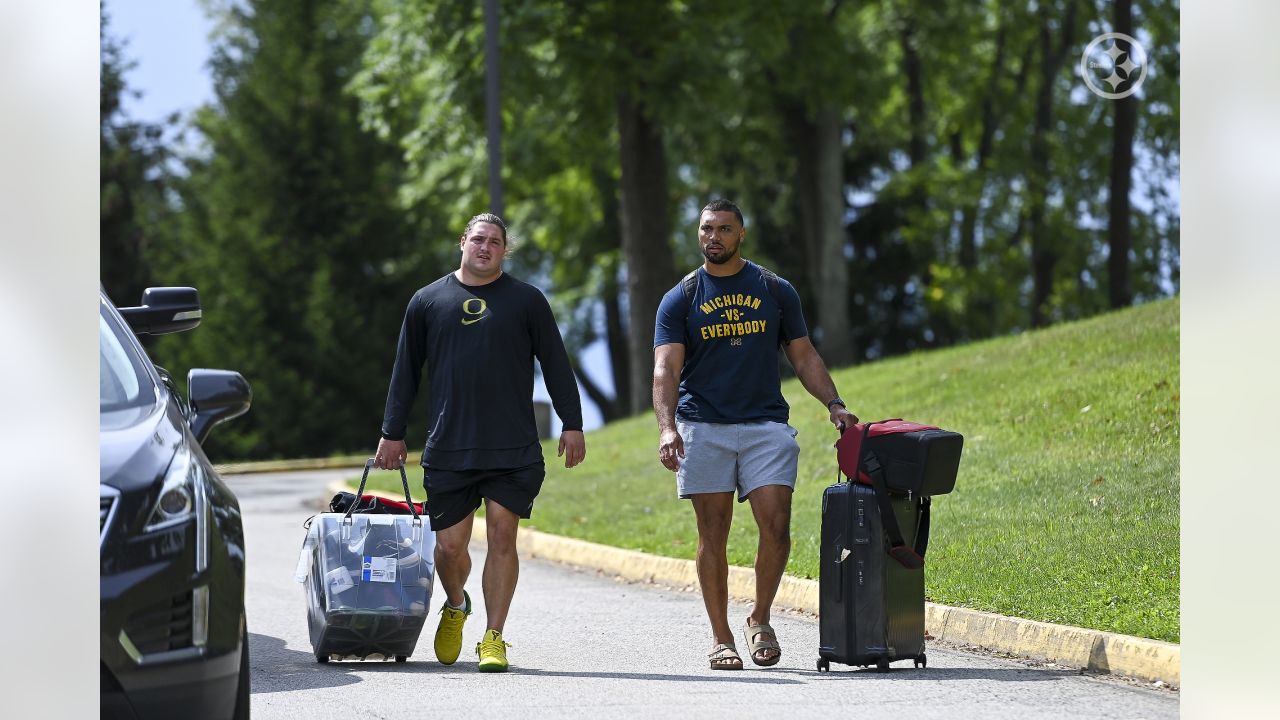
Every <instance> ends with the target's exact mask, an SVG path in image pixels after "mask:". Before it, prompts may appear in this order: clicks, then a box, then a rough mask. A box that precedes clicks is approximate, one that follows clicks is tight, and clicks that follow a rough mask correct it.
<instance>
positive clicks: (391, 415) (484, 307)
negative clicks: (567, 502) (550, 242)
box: [374, 213, 587, 672]
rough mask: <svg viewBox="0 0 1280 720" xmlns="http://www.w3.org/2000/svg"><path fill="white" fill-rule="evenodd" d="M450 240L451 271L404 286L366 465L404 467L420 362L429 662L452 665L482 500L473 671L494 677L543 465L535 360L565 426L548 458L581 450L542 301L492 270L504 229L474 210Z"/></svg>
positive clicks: (502, 657)
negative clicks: (478, 635)
mask: <svg viewBox="0 0 1280 720" xmlns="http://www.w3.org/2000/svg"><path fill="white" fill-rule="evenodd" d="M459 245H460V247H461V250H462V262H461V264H460V266H459V268H458V269H457V270H456V271H454V272H452V273H450V274H448V275H445V276H444V277H442V278H440V279H439V280H436V281H435V282H433V283H431V284H430V285H428V286H426V287H424V288H422V289H421V290H419V291H418V292H416V293H414V295H413V298H412V299H410V300H409V306H408V308H407V309H406V310H405V315H404V324H403V325H402V326H401V328H400V342H399V345H398V347H397V348H396V362H395V368H394V369H393V370H392V372H391V387H390V389H389V390H388V392H387V407H386V411H385V412H384V414H383V419H382V439H381V440H379V442H378V450H377V453H376V454H375V456H374V465H375V466H377V467H380V468H391V469H394V468H398V467H400V466H401V465H402V464H403V463H404V460H405V457H406V456H407V448H406V446H405V442H404V436H405V425H406V422H407V418H408V415H409V408H410V407H411V406H412V405H413V401H414V397H415V396H416V395H417V393H418V387H419V385H420V384H421V380H422V367H423V364H424V363H425V364H426V367H427V386H428V388H429V392H430V413H429V419H428V422H429V424H430V426H431V428H430V431H429V432H428V434H427V443H426V447H425V449H424V450H423V452H422V465H423V467H424V468H425V476H424V480H423V485H424V487H425V489H426V491H427V502H426V510H427V514H428V515H429V516H430V518H431V528H432V529H433V530H435V531H436V551H435V559H436V573H437V574H438V575H439V576H440V585H441V587H443V588H444V591H445V594H446V596H447V597H446V598H445V605H444V607H443V608H441V610H440V613H441V617H440V625H439V627H438V628H437V629H436V636H435V651H436V657H437V658H438V659H439V660H440V662H442V663H444V664H445V665H451V664H453V663H454V662H455V661H456V660H457V659H458V655H459V653H460V652H461V649H462V625H463V623H464V622H465V621H466V618H467V616H468V615H470V614H471V598H470V596H468V595H467V593H466V591H465V590H463V586H464V585H465V583H466V580H467V576H468V575H469V574H470V572H471V555H470V553H469V550H468V545H469V544H470V541H471V527H472V521H473V520H474V518H475V511H476V509H477V508H479V507H480V502H481V499H482V498H483V499H484V503H485V522H486V531H487V533H486V534H487V536H488V546H489V548H488V554H487V556H486V557H485V564H484V575H483V578H482V584H481V587H482V590H483V592H484V599H485V610H486V611H487V615H488V623H489V624H488V628H487V629H486V630H485V633H484V636H483V638H482V639H481V641H480V642H479V643H478V644H477V645H476V653H477V654H478V655H479V656H480V662H479V668H480V670H481V671H482V672H493V671H496V672H502V671H505V670H506V669H507V653H506V648H507V644H506V643H505V642H503V640H502V630H503V626H504V624H505V623H506V619H507V611H508V610H509V609H510V607H511V598H512V595H514V593H515V588H516V578H517V577H518V576H519V573H520V564H519V558H518V557H517V555H516V528H517V526H518V525H519V521H520V518H528V517H529V516H530V513H531V512H532V510H533V501H534V498H536V497H537V495H538V491H539V490H540V489H541V487H542V479H543V471H544V466H543V461H542V446H541V444H540V443H539V442H538V431H537V426H536V423H535V421H534V416H533V359H534V358H535V357H536V358H537V359H538V361H539V363H541V365H542V374H543V377H544V378H545V380H546V383H547V390H548V392H549V393H550V394H551V402H552V404H554V405H555V409H556V414H558V415H559V416H560V420H561V422H562V424H563V427H564V429H563V432H562V433H561V434H560V447H559V452H558V453H557V455H558V456H562V457H564V459H565V462H564V464H565V467H566V468H571V467H573V466H575V465H577V464H578V463H580V462H582V460H583V458H585V457H586V454H587V446H586V440H585V439H584V438H583V436H582V405H581V401H580V400H579V398H578V386H577V383H576V382H575V381H574V376H573V370H572V368H571V367H570V365H569V356H568V354H567V353H566V352H565V349H564V341H563V340H562V339H561V337H560V330H559V328H557V327H556V322H555V318H554V317H553V316H552V314H551V306H550V305H548V304H547V299H546V298H545V297H543V295H542V293H541V292H539V291H538V289H537V288H535V287H533V286H532V285H528V284H526V283H523V282H521V281H519V280H517V279H515V278H513V277H511V276H510V275H507V274H505V273H503V272H502V261H503V260H504V259H505V257H506V252H507V228H506V225H504V224H503V222H502V220H501V219H499V218H498V217H497V216H496V215H492V214H490V213H483V214H480V215H477V216H475V217H474V218H472V219H471V221H470V222H469V223H467V228H466V230H465V231H464V232H463V234H462V238H461V241H460V243H459Z"/></svg>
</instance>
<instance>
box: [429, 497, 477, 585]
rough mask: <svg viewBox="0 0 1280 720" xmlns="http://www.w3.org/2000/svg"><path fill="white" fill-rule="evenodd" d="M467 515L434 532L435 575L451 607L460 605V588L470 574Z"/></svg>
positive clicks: (473, 518)
mask: <svg viewBox="0 0 1280 720" xmlns="http://www.w3.org/2000/svg"><path fill="white" fill-rule="evenodd" d="M474 521H475V515H468V516H466V517H465V518H463V519H462V520H460V521H458V522H457V523H456V524H454V525H450V526H449V527H447V528H445V529H443V530H439V531H437V532H436V551H435V556H436V576H437V577H439V578H440V587H442V588H444V594H445V599H446V600H447V601H448V602H449V604H450V605H452V606H453V607H457V608H460V607H462V601H463V595H462V588H463V586H464V585H466V584H467V578H468V577H469V576H470V575H471V524H472V523H473V522H474Z"/></svg>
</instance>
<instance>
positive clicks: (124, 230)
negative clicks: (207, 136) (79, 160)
mask: <svg viewBox="0 0 1280 720" xmlns="http://www.w3.org/2000/svg"><path fill="white" fill-rule="evenodd" d="M109 26H110V17H109V15H108V13H107V10H106V7H105V6H102V23H101V25H100V27H99V38H100V40H101V51H100V56H99V57H100V70H101V72H100V80H99V83H100V84H99V89H100V93H99V95H100V104H99V109H100V111H99V120H98V127H99V132H100V141H99V156H100V163H99V178H100V186H101V195H100V208H99V216H100V222H99V228H100V239H99V243H100V244H99V248H100V251H101V252H100V255H99V256H100V258H101V280H102V285H103V287H105V288H106V290H107V293H108V294H109V295H110V296H111V297H112V299H113V300H114V301H115V302H117V303H120V304H124V305H133V304H136V303H137V302H138V300H139V298H140V297H141V295H142V291H143V290H144V289H145V288H146V287H147V286H148V285H149V284H152V280H153V278H152V273H151V269H150V264H149V260H148V249H149V247H150V246H151V245H153V244H154V243H153V237H154V236H155V235H156V234H157V233H158V232H160V231H161V228H163V226H164V224H165V223H166V222H167V220H168V213H167V209H166V206H165V202H164V190H165V167H164V165H165V162H166V161H167V160H168V158H169V153H168V150H167V149H166V147H165V145H164V142H163V140H164V130H165V124H158V123H145V122H139V121H136V120H132V119H130V118H129V117H128V116H127V115H126V114H125V112H124V109H123V107H122V104H123V101H124V99H125V98H126V97H128V96H129V95H131V94H136V91H133V90H130V88H129V85H128V82H127V81H126V80H125V74H126V73H128V71H129V70H130V69H131V68H132V67H133V63H131V62H130V61H129V60H128V59H127V58H126V56H125V46H124V43H123V42H122V41H121V40H119V39H117V38H115V37H113V36H112V35H111V33H110V31H109Z"/></svg>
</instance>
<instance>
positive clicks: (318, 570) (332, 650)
mask: <svg viewBox="0 0 1280 720" xmlns="http://www.w3.org/2000/svg"><path fill="white" fill-rule="evenodd" d="M372 464H373V461H372V460H370V461H368V462H366V463H365V468H364V477H362V478H361V479H360V489H359V490H358V491H357V492H356V495H355V497H361V496H363V494H364V485H365V480H367V479H368V477H369V468H370V467H372ZM400 480H401V483H402V484H403V485H404V493H405V501H406V505H407V506H408V511H409V512H410V513H412V514H411V515H410V514H396V513H395V511H394V508H393V509H392V512H388V511H387V509H386V507H385V506H383V505H375V506H374V507H371V508H364V507H363V506H361V509H362V510H365V511H363V512H354V511H355V510H357V503H351V504H349V505H348V508H347V510H346V512H327V513H321V514H319V515H316V516H315V517H313V518H311V520H310V525H309V527H308V534H307V538H306V540H305V541H304V542H303V547H302V555H301V557H300V558H299V562H298V571H297V580H298V581H299V582H302V583H305V587H306V599H307V626H308V630H309V631H310V636H311V646H312V650H313V652H314V653H315V656H316V660H317V661H319V662H322V663H325V662H329V660H330V659H355V658H358V659H362V660H363V659H369V658H371V657H378V656H380V657H381V659H384V660H390V659H392V658H394V659H395V660H396V661H397V662H405V661H406V660H408V658H409V656H410V655H412V654H413V651H414V648H415V647H416V646H417V644H418V636H419V635H421V633H422V626H423V624H424V623H425V621H426V614H427V606H428V605H429V604H430V601H431V586H432V582H433V580H434V577H435V558H434V556H435V533H434V532H432V530H431V529H430V528H429V527H426V526H425V524H424V523H423V521H422V518H421V517H420V515H419V514H418V510H417V507H416V506H415V505H414V504H413V501H412V500H410V499H409V483H408V480H407V478H406V477H405V474H404V468H400ZM335 499H336V498H335Z"/></svg>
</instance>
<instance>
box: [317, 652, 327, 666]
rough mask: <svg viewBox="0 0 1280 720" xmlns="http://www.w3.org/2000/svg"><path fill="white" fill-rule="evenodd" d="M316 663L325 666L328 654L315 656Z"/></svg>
mask: <svg viewBox="0 0 1280 720" xmlns="http://www.w3.org/2000/svg"><path fill="white" fill-rule="evenodd" d="M316 662H318V663H320V664H321V665H325V664H327V663H328V662H329V653H325V654H323V655H317V656H316Z"/></svg>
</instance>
